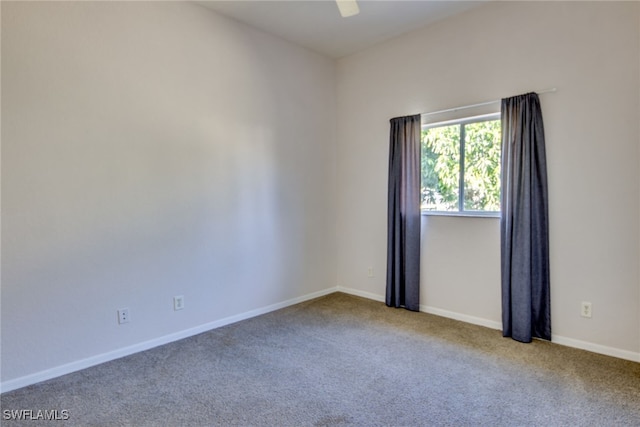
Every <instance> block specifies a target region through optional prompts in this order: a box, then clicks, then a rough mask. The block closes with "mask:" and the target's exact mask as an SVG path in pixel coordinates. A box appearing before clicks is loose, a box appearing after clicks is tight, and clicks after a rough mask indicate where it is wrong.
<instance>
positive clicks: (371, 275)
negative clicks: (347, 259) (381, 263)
mask: <svg viewBox="0 0 640 427" xmlns="http://www.w3.org/2000/svg"><path fill="white" fill-rule="evenodd" d="M367 277H373V267H369V268H368V269H367Z"/></svg>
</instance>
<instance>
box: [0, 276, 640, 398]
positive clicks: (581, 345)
mask: <svg viewBox="0 0 640 427" xmlns="http://www.w3.org/2000/svg"><path fill="white" fill-rule="evenodd" d="M334 292H344V293H346V294H350V295H355V296H359V297H363V298H367V299H370V300H374V301H378V302H384V301H385V298H384V296H382V295H378V294H374V293H371V292H367V291H361V290H358V289H352V288H347V287H344V286H336V287H332V288H327V289H324V290H322V291H318V292H313V293H311V294H307V295H303V296H301V297H297V298H293V299H290V300H287V301H283V302H279V303H276V304H271V305H268V306H266V307H261V308H257V309H255V310H250V311H247V312H245V313H240V314H237V315H234V316H230V317H225V318H224V319H220V320H215V321H213V322H209V323H206V324H204V325H199V326H196V327H194V328H190V329H186V330H184V331H180V332H176V333H173V334H169V335H165V336H163V337H159V338H155V339H152V340H149V341H144V342H141V343H138V344H134V345H131V346H128V347H124V348H121V349H118V350H114V351H110V352H108V353H103V354H99V355H96V356H92V357H89V358H86V359H82V360H78V361H75V362H71V363H67V364H65V365H61V366H57V367H55V368H51V369H46V370H44V371H40V372H36V373H34V374H30V375H25V376H23V377H19V378H15V379H12V380H8V381H5V382H3V383H1V384H0V392H1V393H5V392H8V391H11V390H16V389H18V388H22V387H26V386H29V385H32V384H36V383H39V382H41V381H46V380H49V379H52V378H56V377H59V376H62V375H66V374H70V373H72V372H75V371H79V370H81V369H85V368H89V367H91V366H95V365H99V364H101V363H105V362H109V361H111V360H115V359H119V358H121V357H125V356H129V355H131V354H134V353H138V352H141V351H145V350H149V349H151V348H154V347H157V346H160V345H164V344H168V343H170V342H174V341H178V340H181V339H183V338H188V337H190V336H193V335H197V334H200V333H203V332H207V331H210V330H212V329H216V328H220V327H222V326H226V325H229V324H232V323H236V322H239V321H241V320H245V319H250V318H252V317H256V316H260V315H262V314H266V313H269V312H271V311H275V310H279V309H281V308H285V307H288V306H291V305H294V304H299V303H301V302H304V301H308V300H311V299H314V298H318V297H321V296H324V295H328V294H331V293H334ZM420 311H422V312H425V313H430V314H434V315H437V316H442V317H446V318H450V319H455V320H460V321H463V322H467V323H471V324H474V325H479V326H484V327H487V328H491V329H498V330H500V329H502V325H501V324H500V323H499V322H495V321H493V320H488V319H482V318H479V317H474V316H469V315H466V314H461V313H456V312H452V311H448V310H442V309H439V308H435V307H430V306H424V305H421V306H420ZM552 342H553V343H555V344H559V345H564V346H567V347H573V348H578V349H581V350H587V351H591V352H593V353H598V354H604V355H607V356H612V357H617V358H619V359H625V360H631V361H633V362H640V353H636V352H633V351H628V350H622V349H618V348H613V347H607V346H603V345H600V344H594V343H590V342H586V341H580V340H576V339H573V338H567V337H563V336H558V335H553V336H552Z"/></svg>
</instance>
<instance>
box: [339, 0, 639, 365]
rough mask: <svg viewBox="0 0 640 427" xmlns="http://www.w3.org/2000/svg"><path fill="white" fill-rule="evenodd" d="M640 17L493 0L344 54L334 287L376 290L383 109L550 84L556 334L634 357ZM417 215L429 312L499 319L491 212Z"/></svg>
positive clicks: (571, 5)
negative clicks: (584, 306) (583, 307)
mask: <svg viewBox="0 0 640 427" xmlns="http://www.w3.org/2000/svg"><path fill="white" fill-rule="evenodd" d="M639 22H640V11H639V5H638V4H637V3H634V2H630V3H617V2H594V3H581V2H496V3H493V4H488V5H486V6H483V7H481V8H478V9H475V10H473V11H470V12H468V13H466V14H464V15H460V16H457V17H453V18H450V19H447V20H445V21H441V22H440V23H439V24H437V25H435V26H432V27H429V28H426V29H423V30H419V31H416V32H413V33H410V34H408V35H405V36H402V37H400V38H397V39H394V40H392V41H390V42H387V43H385V44H383V45H380V46H377V47H374V48H372V49H369V50H367V51H364V52H361V53H359V54H356V55H352V56H350V57H347V58H344V59H342V60H340V61H339V62H338V114H339V115H338V117H340V120H339V122H338V142H339V145H338V182H339V183H340V186H339V194H338V197H339V201H338V202H339V205H338V212H339V216H338V285H339V286H341V287H344V288H346V289H348V290H350V291H351V292H354V293H359V294H362V295H367V296H371V297H374V298H376V297H377V298H381V297H382V296H383V295H384V282H385V268H386V267H385V263H386V249H385V248H386V209H387V207H386V201H387V199H386V183H387V162H388V160H387V156H388V133H389V123H388V120H389V119H390V118H392V117H395V116H400V115H407V114H416V113H422V112H429V111H435V110H440V109H444V108H450V107H456V106H460V105H467V104H473V103H477V102H482V101H486V100H492V99H499V98H501V97H506V96H512V95H518V94H521V93H525V92H529V91H533V90H542V89H546V88H551V87H557V89H558V91H557V93H553V94H544V95H541V103H542V109H543V114H544V120H545V127H546V137H547V156H548V159H547V160H548V167H549V171H548V173H549V187H550V188H549V197H550V233H551V280H552V282H551V286H552V290H551V298H552V325H553V326H552V332H553V335H554V338H553V339H554V341H557V342H561V343H564V344H569V345H573V346H578V347H584V348H589V349H591V350H595V351H600V352H603V353H608V354H614V355H617V356H620V357H626V358H630V359H633V360H639V361H640V277H639V271H638V260H639V255H640V250H639V241H640V240H639V237H640V236H639V232H640V229H639V219H640V209H639V199H640V191H639V190H640V186H639V184H640V173H639V170H640V169H639V163H638V160H639V153H638V145H639V143H640V132H639V128H638V117H640V97H639V93H640V69H639V66H640V54H639V52H640V25H639ZM498 108H499V105H497V106H496V109H498ZM468 113H469V114H473V112H472V111H468ZM423 223H424V225H425V229H424V232H423V234H424V238H423V263H422V265H423V268H424V270H423V276H422V284H421V290H422V296H421V304H422V305H423V307H424V308H425V310H427V311H433V312H436V313H440V314H447V315H450V316H452V317H458V318H461V319H465V320H470V321H475V322H477V323H480V324H485V325H488V326H494V327H499V325H500V322H501V320H500V313H501V310H500V270H499V263H500V259H499V251H500V249H499V221H498V220H497V219H488V218H479V219H470V218H449V217H447V218H443V217H433V216H430V217H428V218H425V219H424V221H423ZM370 266H371V267H373V268H374V271H375V274H374V277H373V278H369V277H367V271H368V270H367V269H368V267H370ZM581 301H591V302H592V303H593V318H591V319H584V318H581V317H580V315H579V312H580V303H581Z"/></svg>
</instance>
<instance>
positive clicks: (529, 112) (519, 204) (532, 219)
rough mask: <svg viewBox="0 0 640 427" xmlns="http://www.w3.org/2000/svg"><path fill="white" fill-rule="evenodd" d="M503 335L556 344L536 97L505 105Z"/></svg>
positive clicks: (511, 100) (540, 125) (543, 162)
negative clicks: (553, 327) (551, 303)
mask: <svg viewBox="0 0 640 427" xmlns="http://www.w3.org/2000/svg"><path fill="white" fill-rule="evenodd" d="M501 119H502V217H501V221H500V238H501V268H502V333H503V335H504V336H505V337H512V338H513V339H515V340H517V341H521V342H531V339H532V337H536V338H542V339H546V340H551V308H550V297H549V226H548V224H549V213H548V198H547V163H546V154H545V141H544V126H543V123H542V112H541V110H540V101H539V99H538V95H537V94H535V93H528V94H525V95H519V96H514V97H512V98H505V99H503V100H502V110H501Z"/></svg>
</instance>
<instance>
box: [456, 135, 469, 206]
mask: <svg viewBox="0 0 640 427" xmlns="http://www.w3.org/2000/svg"><path fill="white" fill-rule="evenodd" d="M466 137H467V135H466V131H465V124H460V177H459V180H458V211H460V212H462V211H464V145H465V138H466Z"/></svg>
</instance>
